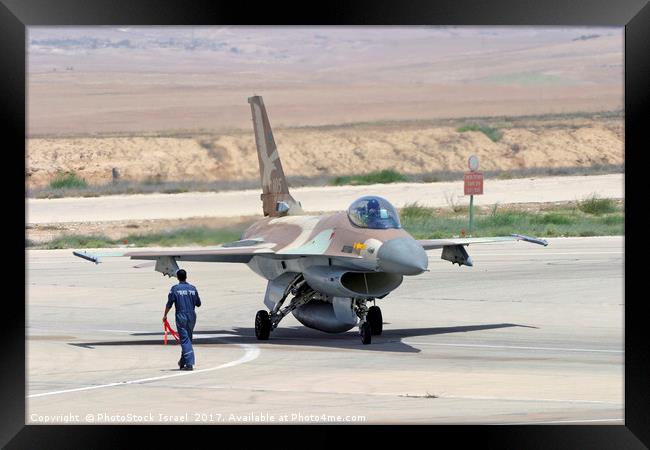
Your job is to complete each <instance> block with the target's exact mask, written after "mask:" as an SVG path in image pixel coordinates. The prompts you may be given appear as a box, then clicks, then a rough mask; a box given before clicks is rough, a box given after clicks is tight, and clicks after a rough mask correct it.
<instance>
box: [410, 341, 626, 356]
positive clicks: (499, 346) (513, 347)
mask: <svg viewBox="0 0 650 450" xmlns="http://www.w3.org/2000/svg"><path fill="white" fill-rule="evenodd" d="M402 342H404V343H405V344H409V345H440V346H445V347H478V348H507V349H514V350H549V351H564V352H596V353H623V352H624V351H623V350H599V349H593V348H557V347H524V346H516V345H482V344H446V343H442V342H411V341H406V340H402Z"/></svg>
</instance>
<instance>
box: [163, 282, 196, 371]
mask: <svg viewBox="0 0 650 450" xmlns="http://www.w3.org/2000/svg"><path fill="white" fill-rule="evenodd" d="M172 304H176V328H177V329H178V335H179V337H180V340H181V363H182V364H184V365H188V366H193V365H194V349H193V348H192V332H193V331H194V325H195V324H196V313H195V312H194V307H195V306H201V298H200V297H199V291H197V290H196V288H195V287H194V286H192V285H191V284H190V283H188V282H186V281H181V282H179V283H178V284H175V285H174V286H172V288H171V290H170V291H169V295H168V296H167V307H168V308H171V307H172Z"/></svg>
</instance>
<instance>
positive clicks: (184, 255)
mask: <svg viewBox="0 0 650 450" xmlns="http://www.w3.org/2000/svg"><path fill="white" fill-rule="evenodd" d="M275 245H276V244H275V243H269V242H263V241H261V240H243V241H235V242H231V243H229V244H223V245H219V246H214V247H203V248H197V249H190V250H181V249H178V250H176V249H165V250H136V251H128V250H126V251H109V252H98V253H89V252H86V251H76V250H75V251H73V252H72V253H73V255H75V256H78V257H79V258H83V259H85V260H88V261H92V262H94V263H95V264H99V263H100V262H101V259H102V258H106V257H119V256H123V257H129V258H131V259H139V260H154V261H156V269H155V270H156V271H158V272H161V273H163V274H165V275H169V276H172V275H174V274H175V273H176V270H178V266H177V264H176V261H204V262H233V263H247V262H249V261H250V260H251V258H252V257H253V256H256V255H265V256H271V257H272V256H273V255H275V251H274V250H273V249H272V247H274V246H275Z"/></svg>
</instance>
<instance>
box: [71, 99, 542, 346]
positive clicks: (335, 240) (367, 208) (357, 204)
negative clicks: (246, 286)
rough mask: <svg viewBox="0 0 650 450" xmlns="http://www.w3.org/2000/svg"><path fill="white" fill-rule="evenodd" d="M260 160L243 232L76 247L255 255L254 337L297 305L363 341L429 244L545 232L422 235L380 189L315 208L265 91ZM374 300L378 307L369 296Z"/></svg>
mask: <svg viewBox="0 0 650 450" xmlns="http://www.w3.org/2000/svg"><path fill="white" fill-rule="evenodd" d="M248 103H250V106H251V112H252V115H253V129H254V133H255V143H256V146H257V155H258V159H259V169H260V178H261V184H262V194H261V200H262V211H263V213H264V218H263V219H261V220H259V221H258V222H256V223H254V224H253V225H252V226H250V227H249V228H248V229H247V230H246V231H245V232H244V233H243V235H242V236H241V239H240V240H239V241H236V242H231V243H228V244H223V245H218V246H213V247H203V248H200V249H196V250H163V251H127V252H110V253H103V254H89V253H87V252H83V251H74V252H73V253H74V255H76V256H79V257H81V258H84V259H87V260H90V261H93V262H95V263H98V262H99V261H100V260H99V258H100V257H103V256H126V257H130V258H131V259H135V260H153V261H155V270H156V271H158V272H161V273H162V274H164V275H167V276H170V277H172V276H174V275H175V274H176V272H177V271H178V270H179V266H178V263H179V262H181V263H182V262H184V261H202V262H229V263H243V264H247V265H248V267H250V269H251V270H253V272H255V273H257V274H258V275H260V276H262V277H264V278H265V279H266V280H268V284H267V287H266V293H265V294H264V305H265V307H266V308H265V309H261V310H259V311H257V314H256V315H255V336H256V337H257V339H259V340H267V339H269V337H270V335H271V333H272V331H273V330H275V329H276V328H277V326H278V325H279V324H280V322H281V321H282V319H283V318H284V317H286V316H287V315H288V314H289V313H291V314H293V316H294V317H295V318H296V319H297V320H298V321H299V322H300V323H302V324H303V325H305V326H307V327H309V328H314V329H317V330H321V331H324V332H328V333H341V332H345V331H348V330H350V329H351V328H353V327H355V326H358V327H359V334H360V336H361V342H362V343H363V344H370V342H371V340H372V336H373V335H380V334H381V333H382V324H383V319H382V314H381V310H380V308H379V306H376V301H377V300H382V301H385V300H383V299H385V298H386V297H387V296H388V294H390V293H391V292H392V291H394V290H395V289H397V288H398V287H399V286H400V284H402V281H403V279H404V277H405V276H416V275H419V274H422V273H424V272H425V271H426V270H427V267H428V257H427V253H426V250H434V249H442V254H441V258H442V259H443V260H447V261H450V262H451V263H452V264H458V265H459V266H461V265H465V266H472V265H473V262H472V258H471V257H470V256H469V254H468V253H467V250H466V249H465V247H466V246H468V245H470V244H482V243H487V242H502V241H519V240H521V241H527V242H531V243H535V244H540V245H544V246H546V245H548V243H547V242H546V241H545V240H542V239H537V238H533V237H528V236H522V235H518V234H513V235H510V236H503V237H485V238H457V239H425V240H416V239H414V238H413V237H412V236H411V235H410V234H409V233H408V232H406V231H405V230H404V229H403V228H402V227H401V224H400V217H399V214H398V212H397V210H396V209H395V208H394V207H393V205H391V204H390V202H389V201H388V200H386V199H384V198H382V197H379V196H374V195H373V196H364V197H361V198H359V199H357V200H355V201H354V202H353V203H352V204H351V205H350V207H349V208H348V209H347V211H342V212H338V213H334V214H327V215H308V214H305V213H304V212H303V209H302V205H301V204H300V202H298V201H296V200H295V199H294V198H293V197H292V195H291V193H290V192H289V186H288V184H287V180H286V178H285V175H284V170H283V169H282V163H281V161H280V156H279V154H278V149H277V146H276V144H275V140H274V139H273V132H272V130H271V125H270V123H269V119H268V116H267V113H266V108H265V106H264V102H263V101H262V97H260V96H254V97H250V98H249V99H248ZM370 303H372V306H370V305H369V304H370Z"/></svg>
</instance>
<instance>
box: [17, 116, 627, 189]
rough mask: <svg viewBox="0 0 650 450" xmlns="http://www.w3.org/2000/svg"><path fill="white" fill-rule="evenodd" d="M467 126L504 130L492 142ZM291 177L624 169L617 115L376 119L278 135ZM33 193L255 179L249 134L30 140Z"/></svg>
mask: <svg viewBox="0 0 650 450" xmlns="http://www.w3.org/2000/svg"><path fill="white" fill-rule="evenodd" d="M468 123H483V124H488V125H490V126H492V127H495V128H498V129H499V130H500V131H501V132H502V137H501V138H500V139H499V140H498V141H497V142H494V141H493V140H491V139H490V138H489V137H488V136H487V135H486V134H484V133H482V132H480V131H465V132H459V131H458V129H459V127H461V126H463V125H466V124H468ZM275 137H276V141H277V143H278V147H279V149H280V152H281V156H282V161H283V165H284V168H285V172H286V173H287V175H292V176H306V177H323V176H336V175H344V174H364V173H368V172H372V171H376V170H382V169H394V170H397V171H399V172H402V173H406V174H420V173H426V172H431V171H441V170H442V171H445V170H449V171H459V170H464V168H465V167H466V161H467V157H468V155H470V154H477V155H478V156H479V157H480V159H481V168H482V169H483V170H512V169H523V168H559V167H590V166H594V165H596V166H597V165H620V164H623V163H624V144H623V120H622V115H621V114H620V113H604V114H587V115H561V116H540V117H524V118H521V117H520V118H510V119H483V120H472V119H467V120H446V121H442V120H441V121H410V122H385V123H382V122H378V123H368V124H352V125H338V126H336V125H335V126H321V127H291V128H276V130H275ZM27 164H28V170H27V184H28V187H32V188H33V187H42V186H46V185H47V184H48V183H49V182H50V181H51V180H52V179H53V178H54V176H55V175H56V174H57V173H58V172H64V171H74V172H76V173H77V174H78V175H80V176H81V177H83V178H84V179H85V180H86V181H87V182H88V183H90V184H102V183H107V182H110V181H111V177H112V175H111V174H112V169H113V168H118V169H119V171H120V173H121V177H122V179H124V180H130V181H139V182H142V181H144V182H147V181H187V180H192V181H214V180H219V181H225V180H248V179H256V178H257V177H258V162H257V155H256V153H255V144H254V138H253V134H252V132H251V131H250V130H232V131H226V132H222V133H216V132H213V133H205V134H200V133H186V134H180V133H178V134H173V133H170V134H168V135H160V134H147V133H140V134H139V135H133V136H128V135H108V136H98V137H49V138H45V137H42V138H32V139H29V141H28V158H27Z"/></svg>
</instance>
